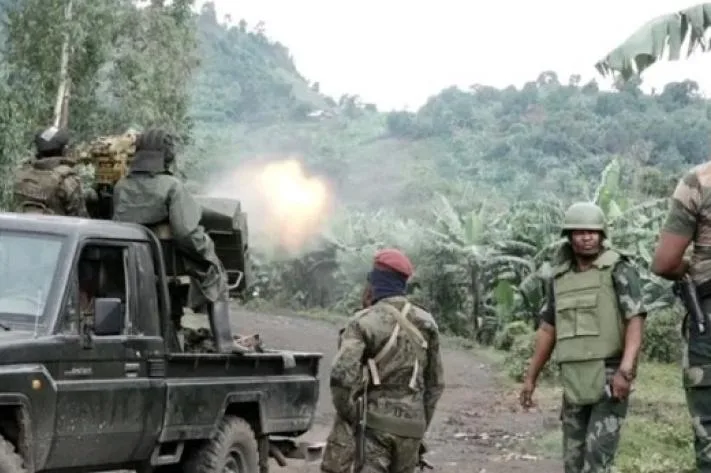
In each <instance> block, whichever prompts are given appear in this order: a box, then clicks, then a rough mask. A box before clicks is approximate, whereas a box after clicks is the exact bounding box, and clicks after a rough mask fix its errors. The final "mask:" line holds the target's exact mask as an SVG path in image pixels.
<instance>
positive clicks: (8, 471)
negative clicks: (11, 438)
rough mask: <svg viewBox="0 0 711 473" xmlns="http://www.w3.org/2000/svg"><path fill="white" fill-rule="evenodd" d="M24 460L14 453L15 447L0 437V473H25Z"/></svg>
mask: <svg viewBox="0 0 711 473" xmlns="http://www.w3.org/2000/svg"><path fill="white" fill-rule="evenodd" d="M24 463H25V462H24V460H23V459H22V457H21V456H20V455H19V454H18V453H17V452H15V446H14V445H13V444H11V443H10V442H8V441H7V440H5V439H4V438H3V437H2V436H1V435H0V471H2V472H3V473H27V469H26V468H25V467H24V466H23V465H24Z"/></svg>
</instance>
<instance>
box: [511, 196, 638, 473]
mask: <svg viewBox="0 0 711 473" xmlns="http://www.w3.org/2000/svg"><path fill="white" fill-rule="evenodd" d="M562 236H566V237H567V238H568V241H567V242H566V244H565V245H564V246H563V248H562V251H561V255H562V256H563V258H561V261H559V262H558V263H559V264H558V265H557V266H556V267H555V268H554V275H553V278H552V280H551V281H549V283H548V291H547V292H548V297H547V300H546V303H545V305H544V307H543V309H542V311H541V319H542V320H541V323H540V326H539V328H538V330H537V332H536V348H535V352H534V354H533V357H532V358H531V362H530V364H529V366H528V372H527V373H526V377H525V380H524V383H523V387H522V389H521V405H522V406H523V407H524V409H528V408H529V407H531V406H532V404H533V403H532V400H531V397H532V395H533V391H534V390H535V388H536V380H537V378H538V374H539V373H540V371H541V368H543V366H544V365H545V364H546V362H547V361H548V359H549V358H550V356H551V353H552V351H553V348H554V347H555V348H556V349H557V360H556V361H557V362H558V364H559V366H560V373H561V375H560V377H561V380H562V384H563V406H562V409H561V421H562V423H563V458H564V460H563V461H564V465H565V473H583V472H584V473H603V472H608V471H610V468H611V466H612V463H613V461H614V458H615V454H616V451H617V445H618V442H619V436H620V428H621V427H622V423H623V421H624V419H625V417H626V415H627V406H628V403H629V397H628V396H629V393H630V389H631V383H632V381H633V380H634V377H635V370H636V365H637V356H638V354H639V350H640V346H641V343H642V329H643V324H644V318H645V317H646V311H645V308H644V306H643V304H642V288H641V284H640V280H639V273H638V272H637V269H636V268H635V267H634V266H633V265H632V264H631V263H630V262H629V261H628V260H627V258H625V257H624V256H622V255H621V254H620V253H618V252H616V251H614V250H611V249H606V248H605V247H604V246H603V239H604V238H605V236H606V224H605V214H604V213H603V211H602V209H600V207H598V206H597V205H595V204H593V203H591V202H579V203H576V204H573V205H571V206H570V207H569V208H568V210H567V211H566V213H565V222H564V223H563V230H562Z"/></svg>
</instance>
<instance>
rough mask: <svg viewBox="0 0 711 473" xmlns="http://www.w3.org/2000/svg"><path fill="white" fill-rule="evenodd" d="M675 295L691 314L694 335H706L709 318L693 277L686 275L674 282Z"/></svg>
mask: <svg viewBox="0 0 711 473" xmlns="http://www.w3.org/2000/svg"><path fill="white" fill-rule="evenodd" d="M674 293H675V294H676V295H677V297H679V298H680V299H681V301H682V303H683V304H684V307H686V310H687V311H688V313H689V318H690V319H691V321H692V322H693V327H692V333H696V334H697V335H703V334H704V333H706V328H707V326H708V316H707V315H706V312H704V309H703V307H702V306H701V301H699V294H698V291H697V288H696V284H695V283H694V281H693V280H692V279H691V276H689V275H688V274H685V275H684V277H683V278H682V279H680V280H678V281H674Z"/></svg>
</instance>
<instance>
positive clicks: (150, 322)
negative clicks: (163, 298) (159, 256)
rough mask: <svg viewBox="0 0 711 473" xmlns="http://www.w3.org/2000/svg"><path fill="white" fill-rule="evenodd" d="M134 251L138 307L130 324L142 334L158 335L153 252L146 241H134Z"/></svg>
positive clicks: (157, 307) (158, 324) (158, 316)
mask: <svg viewBox="0 0 711 473" xmlns="http://www.w3.org/2000/svg"><path fill="white" fill-rule="evenodd" d="M133 247H134V250H135V253H136V282H137V284H136V286H137V287H138V294H137V296H138V297H137V299H138V300H137V303H138V307H137V310H136V311H135V312H133V314H132V320H131V324H132V325H133V327H134V328H135V329H136V330H137V331H138V332H139V333H140V334H142V335H146V336H159V335H160V313H159V305H158V291H157V287H158V278H157V277H156V271H155V265H154V264H153V252H152V251H151V246H150V244H148V243H138V242H136V243H134V244H133Z"/></svg>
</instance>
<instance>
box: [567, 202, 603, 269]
mask: <svg viewBox="0 0 711 473" xmlns="http://www.w3.org/2000/svg"><path fill="white" fill-rule="evenodd" d="M561 236H564V237H566V238H567V239H568V242H569V243H570V247H571V249H572V250H573V254H575V255H576V256H579V257H594V256H596V255H597V254H599V253H600V251H601V250H602V242H603V240H604V239H605V238H606V237H607V224H606V222H605V213H604V212H603V211H602V209H601V208H600V207H598V206H597V205H595V204H594V203H592V202H576V203H574V204H573V205H571V206H570V207H568V210H567V211H566V212H565V217H564V221H563V226H562V230H561Z"/></svg>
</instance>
